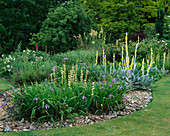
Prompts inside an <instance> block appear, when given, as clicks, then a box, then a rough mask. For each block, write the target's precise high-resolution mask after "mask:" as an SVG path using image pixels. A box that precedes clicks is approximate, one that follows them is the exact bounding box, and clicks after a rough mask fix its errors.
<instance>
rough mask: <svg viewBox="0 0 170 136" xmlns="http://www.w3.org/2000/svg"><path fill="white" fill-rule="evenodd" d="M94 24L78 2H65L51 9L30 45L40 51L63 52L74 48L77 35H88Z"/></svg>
mask: <svg viewBox="0 0 170 136" xmlns="http://www.w3.org/2000/svg"><path fill="white" fill-rule="evenodd" d="M93 26H95V24H94V23H93V21H92V20H91V19H90V18H89V17H88V16H87V14H86V13H85V11H84V10H83V8H82V7H81V5H80V3H79V2H72V1H69V2H66V3H65V4H61V5H60V6H59V7H57V8H51V9H50V10H49V13H48V15H47V19H46V20H45V21H44V22H43V25H42V28H41V29H40V32H39V33H38V34H33V36H32V39H31V42H30V43H31V44H32V45H35V44H38V46H39V47H40V49H41V50H45V46H48V47H47V50H50V51H54V52H65V51H68V50H73V49H75V48H76V46H77V43H76V38H75V36H78V35H79V34H81V35H83V34H84V33H89V32H90V29H91V28H93Z"/></svg>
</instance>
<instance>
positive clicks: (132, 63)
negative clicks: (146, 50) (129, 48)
mask: <svg viewBox="0 0 170 136" xmlns="http://www.w3.org/2000/svg"><path fill="white" fill-rule="evenodd" d="M133 65H134V56H133V58H132V62H131V65H130V69H132V66H133Z"/></svg>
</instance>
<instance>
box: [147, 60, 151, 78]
mask: <svg viewBox="0 0 170 136" xmlns="http://www.w3.org/2000/svg"><path fill="white" fill-rule="evenodd" d="M149 69H150V68H149V60H147V76H148V74H149Z"/></svg>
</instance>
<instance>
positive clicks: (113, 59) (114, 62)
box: [113, 54, 115, 72]
mask: <svg viewBox="0 0 170 136" xmlns="http://www.w3.org/2000/svg"><path fill="white" fill-rule="evenodd" d="M114 70H115V54H113V72H114Z"/></svg>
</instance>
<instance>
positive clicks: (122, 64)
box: [122, 46, 124, 69]
mask: <svg viewBox="0 0 170 136" xmlns="http://www.w3.org/2000/svg"><path fill="white" fill-rule="evenodd" d="M123 50H124V49H123V46H122V68H123V69H124V65H123V60H124V58H123V55H124V51H123Z"/></svg>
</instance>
